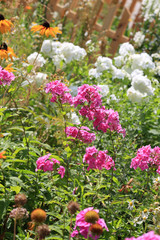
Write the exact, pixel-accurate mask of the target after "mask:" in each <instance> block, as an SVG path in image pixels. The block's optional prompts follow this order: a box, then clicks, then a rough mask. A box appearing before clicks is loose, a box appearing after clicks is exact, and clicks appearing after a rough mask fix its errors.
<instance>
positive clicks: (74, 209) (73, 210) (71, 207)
mask: <svg viewBox="0 0 160 240" xmlns="http://www.w3.org/2000/svg"><path fill="white" fill-rule="evenodd" d="M67 208H68V211H69V213H70V214H75V213H76V212H77V211H79V204H78V203H77V202H74V201H70V202H69V203H68V206H67Z"/></svg>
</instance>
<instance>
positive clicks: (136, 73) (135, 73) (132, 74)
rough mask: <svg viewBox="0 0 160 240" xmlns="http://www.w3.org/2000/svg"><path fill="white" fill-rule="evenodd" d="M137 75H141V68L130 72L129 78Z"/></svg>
mask: <svg viewBox="0 0 160 240" xmlns="http://www.w3.org/2000/svg"><path fill="white" fill-rule="evenodd" d="M137 75H141V76H143V75H144V73H143V71H142V70H139V69H135V70H134V71H133V72H132V73H131V78H133V77H136V76H137Z"/></svg>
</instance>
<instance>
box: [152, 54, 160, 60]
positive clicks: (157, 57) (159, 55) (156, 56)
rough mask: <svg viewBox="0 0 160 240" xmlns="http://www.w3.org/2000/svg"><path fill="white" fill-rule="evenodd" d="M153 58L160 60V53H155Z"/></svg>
mask: <svg viewBox="0 0 160 240" xmlns="http://www.w3.org/2000/svg"><path fill="white" fill-rule="evenodd" d="M151 57H153V58H156V59H160V54H159V53H153V54H152V55H151Z"/></svg>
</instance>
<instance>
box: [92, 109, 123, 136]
mask: <svg viewBox="0 0 160 240" xmlns="http://www.w3.org/2000/svg"><path fill="white" fill-rule="evenodd" d="M94 118H95V120H94V122H93V126H94V128H95V129H97V130H99V131H102V132H106V131H107V129H110V130H111V131H116V132H118V133H122V135H123V137H125V135H126V132H125V129H122V126H121V124H120V123H119V115H118V112H115V111H114V110H113V109H105V107H104V106H103V107H102V108H98V109H96V111H95V114H94Z"/></svg>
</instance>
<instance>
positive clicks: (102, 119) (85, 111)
mask: <svg viewBox="0 0 160 240" xmlns="http://www.w3.org/2000/svg"><path fill="white" fill-rule="evenodd" d="M98 90H101V89H100V88H99V87H97V86H90V85H88V84H84V85H82V86H81V87H79V88H78V94H77V96H76V97H74V98H73V102H74V106H75V107H77V106H78V105H81V106H82V107H81V109H80V110H79V113H80V115H82V116H85V117H87V118H88V119H89V121H93V126H94V128H95V129H97V130H99V131H103V132H106V131H107V129H110V130H111V131H116V132H118V133H122V135H123V137H125V135H126V133H125V129H122V126H121V124H120V122H119V115H118V112H115V111H114V110H113V109H105V107H104V106H101V104H102V100H101V95H100V94H99V92H98Z"/></svg>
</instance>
